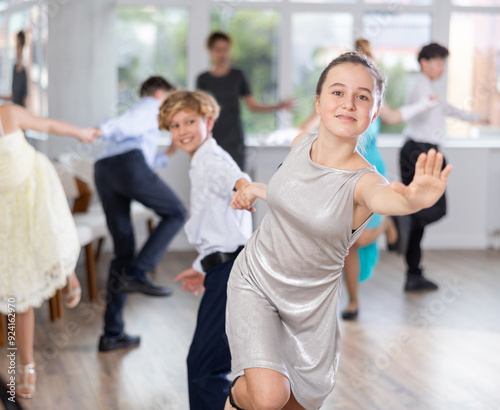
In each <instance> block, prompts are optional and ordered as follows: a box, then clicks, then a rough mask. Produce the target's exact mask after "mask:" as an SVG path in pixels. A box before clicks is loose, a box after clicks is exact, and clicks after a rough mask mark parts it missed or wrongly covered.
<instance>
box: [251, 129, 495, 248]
mask: <svg viewBox="0 0 500 410" xmlns="http://www.w3.org/2000/svg"><path fill="white" fill-rule="evenodd" d="M401 144H402V140H401V138H397V137H396V138H395V137H392V138H386V139H384V138H381V143H380V145H381V147H380V151H381V153H382V156H383V157H384V160H385V162H386V165H387V172H388V178H389V179H390V180H391V181H399V149H400V146H401ZM288 151H289V149H288V148H286V147H279V148H278V147H274V148H265V149H262V148H252V149H251V150H250V152H251V155H252V156H253V157H254V158H253V160H252V161H251V162H250V166H251V174H252V176H253V178H254V179H255V180H258V181H259V182H265V183H267V182H268V181H269V179H270V178H271V176H272V175H273V174H274V172H275V170H276V167H277V166H278V165H279V164H280V162H281V161H282V159H283V158H284V157H285V156H286V154H287V153H288ZM443 152H444V154H445V156H446V158H447V160H448V162H449V163H451V164H453V167H454V168H453V171H452V174H451V175H450V178H449V181H448V190H447V200H448V214H447V215H446V217H445V218H443V219H442V220H440V221H438V222H436V223H434V224H432V225H429V227H428V228H427V229H426V232H425V236H424V240H423V243H422V245H423V248H424V249H484V248H487V247H489V246H493V245H495V244H498V241H499V238H498V236H500V212H499V211H500V183H499V181H500V140H496V141H491V143H489V142H486V143H485V142H484V141H479V142H478V141H474V140H469V141H447V142H446V143H445V145H444V147H443ZM266 210H267V208H266V207H265V204H260V205H258V208H257V212H256V214H255V223H254V225H255V226H258V224H259V223H260V222H261V221H262V218H263V216H264V214H265V212H266Z"/></svg>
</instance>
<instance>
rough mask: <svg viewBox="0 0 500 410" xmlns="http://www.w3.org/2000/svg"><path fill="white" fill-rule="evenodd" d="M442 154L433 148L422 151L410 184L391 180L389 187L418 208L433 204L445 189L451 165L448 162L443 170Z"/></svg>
mask: <svg viewBox="0 0 500 410" xmlns="http://www.w3.org/2000/svg"><path fill="white" fill-rule="evenodd" d="M442 166H443V154H441V153H440V152H436V150H435V149H431V150H429V152H428V153H427V154H425V153H422V154H420V155H419V157H418V159H417V163H416V164H415V176H414V177H413V180H412V181H411V183H410V185H408V186H406V185H404V184H402V183H400V182H393V183H391V184H390V187H391V188H392V190H393V191H395V192H397V193H398V194H400V195H402V196H403V197H404V198H405V199H406V200H407V201H408V203H409V205H411V206H412V207H415V208H418V210H420V209H424V208H429V207H430V206H432V205H434V204H435V203H436V202H437V200H438V199H439V198H441V196H442V195H443V193H444V191H445V189H446V181H447V179H448V175H450V172H451V168H452V166H451V165H450V164H448V165H447V166H446V167H445V168H444V169H443V170H441V168H442Z"/></svg>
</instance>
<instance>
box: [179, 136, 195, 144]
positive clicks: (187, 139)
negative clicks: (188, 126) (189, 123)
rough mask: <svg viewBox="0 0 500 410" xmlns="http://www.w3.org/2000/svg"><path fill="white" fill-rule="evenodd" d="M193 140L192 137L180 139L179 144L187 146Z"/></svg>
mask: <svg viewBox="0 0 500 410" xmlns="http://www.w3.org/2000/svg"><path fill="white" fill-rule="evenodd" d="M192 140H193V137H188V138H183V139H181V144H189V143H190V142H191V141H192Z"/></svg>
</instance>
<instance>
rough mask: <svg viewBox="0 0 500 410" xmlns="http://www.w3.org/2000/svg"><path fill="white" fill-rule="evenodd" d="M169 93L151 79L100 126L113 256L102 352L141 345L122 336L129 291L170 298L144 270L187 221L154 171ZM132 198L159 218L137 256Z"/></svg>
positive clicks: (98, 168)
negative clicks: (162, 108) (130, 104)
mask: <svg viewBox="0 0 500 410" xmlns="http://www.w3.org/2000/svg"><path fill="white" fill-rule="evenodd" d="M173 89H174V87H173V86H172V85H170V84H169V83H168V82H167V81H166V80H165V79H164V78H162V77H157V76H156V77H150V78H148V79H147V80H146V81H145V82H144V83H143V84H142V86H141V91H140V95H141V99H140V100H139V102H137V104H135V105H134V106H133V107H131V108H130V109H129V110H127V111H126V112H124V113H123V114H121V115H120V116H118V117H116V118H111V119H109V120H107V121H104V122H103V123H101V124H100V125H99V128H100V130H101V131H102V140H103V141H104V148H103V150H102V152H101V154H100V155H99V157H98V158H97V162H96V163H95V183H96V187H97V192H98V193H99V197H100V199H101V202H102V205H103V208H104V212H105V213H106V220H107V224H108V228H109V232H110V233H111V236H112V237H113V244H114V252H115V258H114V259H113V260H112V261H111V265H110V270H109V278H108V285H107V289H108V298H107V306H106V312H105V316H104V334H103V335H102V336H101V338H100V341H99V350H100V351H110V350H114V349H118V348H123V347H131V346H137V345H138V344H139V343H140V338H139V336H129V335H127V334H126V333H125V332H124V321H123V308H124V306H125V302H126V294H127V293H129V292H141V293H143V294H146V295H150V296H169V295H171V294H172V289H170V288H168V287H163V286H159V285H158V284H157V283H155V282H154V281H153V280H151V279H150V278H149V277H148V276H147V275H146V272H151V271H152V270H153V269H154V268H155V266H156V265H157V264H158V262H159V261H160V259H161V257H162V255H163V253H164V252H165V250H166V248H167V246H168V245H169V243H170V241H171V240H172V239H173V237H174V236H175V235H176V234H177V232H178V231H179V229H180V228H181V227H182V225H183V224H184V221H185V219H186V209H185V207H184V205H183V204H182V202H181V201H180V199H179V198H178V197H177V195H175V193H174V192H173V191H172V190H171V189H170V188H169V187H168V186H167V185H166V184H165V183H164V182H163V181H162V180H161V178H160V177H159V176H158V175H157V174H156V173H155V172H154V168H158V167H164V166H166V165H167V162H168V156H167V154H166V153H161V154H157V151H158V138H159V135H160V130H159V128H158V112H159V108H160V105H161V103H162V101H163V100H164V99H165V97H166V96H167V95H168V93H169V92H171V91H172V90H173ZM169 152H171V151H170V150H169ZM169 152H168V153H169ZM132 200H136V201H139V202H140V203H142V204H143V205H145V206H146V207H148V208H150V209H152V210H153V211H155V212H156V214H157V215H158V216H159V217H160V218H161V219H160V222H159V223H158V225H157V226H156V227H155V229H154V230H153V231H152V232H151V234H150V236H149V238H148V240H147V241H146V243H145V244H144V246H143V247H142V249H140V250H139V252H138V253H136V251H135V240H134V231H133V227H132V220H131V215H130V204H131V201H132Z"/></svg>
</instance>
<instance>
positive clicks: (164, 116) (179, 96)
mask: <svg viewBox="0 0 500 410" xmlns="http://www.w3.org/2000/svg"><path fill="white" fill-rule="evenodd" d="M179 111H192V112H195V113H197V114H199V115H201V116H202V117H212V118H213V119H214V121H215V120H216V119H217V118H218V117H219V112H220V106H219V104H217V101H215V98H214V97H212V96H211V95H210V94H208V93H206V92H203V91H187V90H179V91H174V92H171V93H170V94H169V95H168V97H167V98H166V99H165V101H163V104H162V105H161V107H160V113H159V114H158V125H159V126H160V130H167V131H168V130H169V129H170V124H171V122H172V117H173V116H174V115H175V114H177V113H178V112H179Z"/></svg>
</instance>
